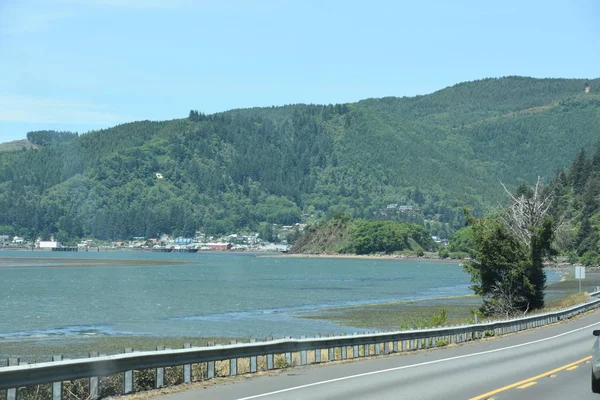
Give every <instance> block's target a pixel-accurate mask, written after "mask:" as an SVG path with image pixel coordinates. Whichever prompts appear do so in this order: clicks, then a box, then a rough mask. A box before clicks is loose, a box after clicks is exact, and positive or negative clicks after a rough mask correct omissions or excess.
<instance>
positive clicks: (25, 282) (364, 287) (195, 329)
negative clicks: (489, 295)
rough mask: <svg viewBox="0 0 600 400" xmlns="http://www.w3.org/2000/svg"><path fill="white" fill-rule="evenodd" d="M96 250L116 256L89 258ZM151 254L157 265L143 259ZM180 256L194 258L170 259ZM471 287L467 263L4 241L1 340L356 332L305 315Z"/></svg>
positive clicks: (461, 291) (101, 254)
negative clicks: (49, 248)
mask: <svg viewBox="0 0 600 400" xmlns="http://www.w3.org/2000/svg"><path fill="white" fill-rule="evenodd" d="M86 260H88V261H89V260H100V261H99V262H98V263H99V264H102V262H105V263H107V264H110V265H99V266H83V265H85V264H86V262H85V261H86ZM149 261H152V262H153V265H143V264H144V263H145V262H149ZM173 261H175V262H184V263H182V264H176V265H174V264H169V262H173ZM138 262H139V265H136V264H137V263H138ZM121 263H122V264H121ZM163 263H164V264H163ZM470 293H471V291H470V289H469V277H468V275H466V274H465V273H464V272H463V271H462V268H461V267H460V265H459V264H458V263H456V264H453V263H439V262H431V261H405V260H389V259H334V258H331V259H330V258H296V257H286V256H277V257H274V256H265V255H263V254H245V253H242V254H232V253H201V252H200V253H152V252H99V253H95V252H89V253H87V252H77V253H56V252H42V251H36V252H30V251H29V252H27V251H2V252H0V343H1V342H2V341H3V340H11V341H14V340H18V339H20V338H23V339H25V338H43V337H56V336H63V337H77V336H80V337H84V336H85V337H89V336H98V335H116V336H122V335H134V336H141V335H148V336H194V337H239V338H247V337H266V336H268V335H272V336H274V337H282V336H293V337H299V336H300V335H307V336H308V335H314V334H317V333H340V332H356V331H360V329H357V328H350V327H341V326H338V325H333V324H332V323H330V322H328V321H326V320H315V319H303V318H297V317H298V316H301V315H303V314H306V313H311V314H313V315H314V314H315V313H318V310H321V309H325V308H329V307H341V306H351V305H361V304H371V303H386V302H396V301H408V300H417V299H428V298H442V297H448V296H460V295H466V294H470Z"/></svg>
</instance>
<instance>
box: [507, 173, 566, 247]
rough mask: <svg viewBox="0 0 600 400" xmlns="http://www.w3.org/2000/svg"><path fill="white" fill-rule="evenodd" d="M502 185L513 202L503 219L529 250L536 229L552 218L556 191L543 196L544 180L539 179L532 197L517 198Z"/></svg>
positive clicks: (522, 196)
mask: <svg viewBox="0 0 600 400" xmlns="http://www.w3.org/2000/svg"><path fill="white" fill-rule="evenodd" d="M500 184H501V185H502V187H503V188H504V190H505V191H506V193H508V195H509V196H510V198H511V200H512V204H511V206H510V207H509V208H508V210H507V211H506V212H505V213H502V214H501V218H502V220H503V221H504V224H505V225H506V227H507V228H508V229H509V230H510V231H511V233H512V234H513V235H515V236H516V237H517V238H518V239H519V240H520V241H521V242H522V243H523V244H524V245H525V246H526V247H527V248H528V249H529V248H531V239H532V236H533V234H534V232H535V229H536V228H539V227H541V226H542V223H543V221H544V219H545V218H546V217H548V216H550V207H552V200H553V196H554V189H552V190H550V191H549V192H548V194H546V195H543V194H542V190H541V189H542V178H541V177H538V180H537V183H536V185H535V188H534V190H533V194H532V195H531V196H526V195H524V194H523V195H521V196H518V197H517V196H516V195H514V194H512V193H511V192H510V191H509V190H508V189H507V188H506V186H505V185H504V183H502V182H500ZM559 225H560V224H556V225H555V228H554V229H555V230H556V229H558V226H559Z"/></svg>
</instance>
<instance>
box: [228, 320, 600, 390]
mask: <svg viewBox="0 0 600 400" xmlns="http://www.w3.org/2000/svg"><path fill="white" fill-rule="evenodd" d="M598 324H600V322H596V323H593V324H591V325H587V326H584V327H581V328H577V329H574V330H572V331H568V332H564V333H561V334H558V335H555V336H550V337H547V338H544V339H538V340H534V341H533V342H527V343H521V344H516V345H514V346H509V347H502V348H500V349H494V350H486V351H482V352H479V353H471V354H463V355H461V356H456V357H450V358H442V359H440V360H433V361H426V362H422V363H419V364H411V365H404V366H402V367H394V368H387V369H381V370H378V371H371V372H364V373H362V374H356V375H349V376H344V377H341V378H335V379H329V380H326V381H320V382H314V383H308V384H306V385H300V386H294V387H291V388H287V389H281V390H276V391H274V392H268V393H261V394H257V395H254V396H248V397H242V398H239V399H237V400H251V399H259V398H261V397H267V396H273V395H276V394H280V393H285V392H291V391H294V390H300V389H305V388H309V387H313V386H319V385H325V384H327V383H333V382H340V381H345V380H348V379H354V378H360V377H363V376H369V375H377V374H383V373H385V372H393V371H400V370H402V369H408V368H416V367H422V366H424V365H431V364H438V363H442V362H447V361H454V360H459V359H461V358H468V357H476V356H482V355H485V354H491V353H497V352H500V351H505V350H511V349H516V348H519V347H523V346H529V345H532V344H536V343H541V342H545V341H547V340H552V339H556V338H559V337H561V336H566V335H570V334H571V333H574V332H578V331H582V330H584V329H589V328H591V327H592V326H595V325H598Z"/></svg>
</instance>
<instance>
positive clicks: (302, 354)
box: [300, 335, 308, 365]
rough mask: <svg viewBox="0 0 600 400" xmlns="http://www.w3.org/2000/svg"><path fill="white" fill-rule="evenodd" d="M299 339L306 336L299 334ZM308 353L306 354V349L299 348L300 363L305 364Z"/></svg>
mask: <svg viewBox="0 0 600 400" xmlns="http://www.w3.org/2000/svg"><path fill="white" fill-rule="evenodd" d="M300 339H306V336H304V335H302V336H300ZM307 358H308V355H307V354H306V350H300V365H306V363H307V361H308V360H307Z"/></svg>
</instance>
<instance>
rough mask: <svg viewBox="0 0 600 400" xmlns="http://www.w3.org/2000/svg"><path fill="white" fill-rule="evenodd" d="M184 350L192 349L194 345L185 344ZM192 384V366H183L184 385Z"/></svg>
mask: <svg viewBox="0 0 600 400" xmlns="http://www.w3.org/2000/svg"><path fill="white" fill-rule="evenodd" d="M183 348H184V349H190V348H192V345H191V344H189V343H184V344H183ZM191 382H192V365H191V364H184V365H183V383H191Z"/></svg>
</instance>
